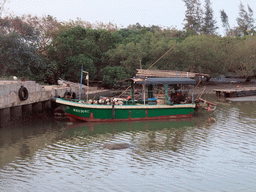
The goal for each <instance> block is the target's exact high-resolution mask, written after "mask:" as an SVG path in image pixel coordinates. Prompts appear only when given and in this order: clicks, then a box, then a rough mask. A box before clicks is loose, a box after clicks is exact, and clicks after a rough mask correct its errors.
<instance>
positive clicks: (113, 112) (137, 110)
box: [55, 74, 196, 122]
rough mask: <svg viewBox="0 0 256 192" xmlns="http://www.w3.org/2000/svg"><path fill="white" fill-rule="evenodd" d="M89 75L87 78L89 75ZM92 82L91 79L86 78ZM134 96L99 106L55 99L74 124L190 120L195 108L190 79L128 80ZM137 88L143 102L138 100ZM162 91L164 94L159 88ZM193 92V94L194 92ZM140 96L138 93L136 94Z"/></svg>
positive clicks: (107, 100) (99, 104)
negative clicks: (80, 122) (86, 122)
mask: <svg viewBox="0 0 256 192" xmlns="http://www.w3.org/2000/svg"><path fill="white" fill-rule="evenodd" d="M87 75H88V74H87ZM86 79H87V80H89V77H88V76H87V78H86ZM128 81H130V83H131V86H130V89H131V90H130V92H131V95H130V96H129V97H128V98H119V97H116V98H101V100H98V101H97V102H93V101H92V100H89V99H88V91H87V99H86V100H81V97H80V96H79V99H77V100H75V99H65V98H55V102H56V103H58V104H60V105H61V106H62V107H63V110H64V112H65V114H66V116H67V117H68V118H69V119H70V120H71V121H77V120H82V121H88V122H108V121H111V122H112V121H138V120H158V119H177V118H189V117H192V116H193V113H194V109H195V107H196V104H195V102H194V96H193V88H194V85H195V84H196V81H195V80H194V79H191V78H188V77H187V78H184V77H183V78H177V77H173V78H167V77H165V78H155V77H152V78H147V77H145V78H142V77H139V78H138V77H134V78H131V79H129V80H128ZM136 87H141V90H140V91H139V92H140V94H141V95H142V98H141V99H136V98H135V94H134V92H135V89H136ZM159 87H160V88H162V94H159V92H157V89H156V88H159ZM191 88H192V92H191ZM137 92H138V90H137Z"/></svg>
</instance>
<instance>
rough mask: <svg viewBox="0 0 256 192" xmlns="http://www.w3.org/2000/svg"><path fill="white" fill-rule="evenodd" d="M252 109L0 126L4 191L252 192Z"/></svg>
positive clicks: (255, 147) (255, 131) (255, 154)
mask: <svg viewBox="0 0 256 192" xmlns="http://www.w3.org/2000/svg"><path fill="white" fill-rule="evenodd" d="M216 102H218V101H216ZM252 108H255V104H254V103H250V104H245V103H244V104H243V105H240V104H232V103H221V102H220V103H218V108H217V109H216V110H215V111H213V112H212V113H208V112H206V111H197V112H196V113H195V115H194V117H193V118H191V119H185V120H165V121H140V122H119V123H76V124H72V125H70V124H67V123H66V122H56V121H54V120H52V119H47V120H46V121H44V120H43V121H39V122H36V123H32V124H29V125H24V126H23V125H21V126H16V127H8V128H2V129H0V164H1V165H0V191H46V190H49V191H63V190H64V191H238V190H242V189H244V187H245V186H246V188H247V189H249V191H250V190H251V191H255V190H256V185H255V176H256V175H255V172H256V166H255V163H254V161H253V159H255V158H256V142H255V136H256V115H255V111H254V110H253V109H252ZM106 143H128V144H130V145H131V147H130V148H126V149H122V150H109V149H106V148H103V147H101V146H102V144H106ZM216 183H217V185H216Z"/></svg>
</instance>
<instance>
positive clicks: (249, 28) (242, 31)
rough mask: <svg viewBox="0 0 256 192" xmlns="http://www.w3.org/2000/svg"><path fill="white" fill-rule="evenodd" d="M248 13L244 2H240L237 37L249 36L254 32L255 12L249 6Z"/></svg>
mask: <svg viewBox="0 0 256 192" xmlns="http://www.w3.org/2000/svg"><path fill="white" fill-rule="evenodd" d="M248 12H249V13H248ZM248 12H247V11H246V10H245V8H244V5H243V4H242V2H240V5H239V17H238V18H237V19H236V21H237V25H238V27H236V35H237V36H243V35H248V34H249V33H251V32H253V30H254V18H253V11H252V9H251V8H250V6H249V5H248Z"/></svg>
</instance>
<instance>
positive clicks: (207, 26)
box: [202, 0, 218, 35]
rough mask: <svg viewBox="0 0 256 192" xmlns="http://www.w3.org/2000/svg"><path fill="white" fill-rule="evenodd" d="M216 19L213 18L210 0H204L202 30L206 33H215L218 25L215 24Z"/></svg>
mask: <svg viewBox="0 0 256 192" xmlns="http://www.w3.org/2000/svg"><path fill="white" fill-rule="evenodd" d="M216 23H217V21H216V20H215V19H214V18H213V10H212V8H211V1H210V0H205V11H204V17H203V24H202V31H203V33H204V34H206V35H214V34H216V30H217V29H218V27H217V26H216Z"/></svg>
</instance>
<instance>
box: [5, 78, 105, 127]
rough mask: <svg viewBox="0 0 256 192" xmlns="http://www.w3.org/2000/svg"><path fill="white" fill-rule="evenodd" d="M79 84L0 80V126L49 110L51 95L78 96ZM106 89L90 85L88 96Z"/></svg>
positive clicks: (82, 93)
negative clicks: (44, 83)
mask: <svg viewBox="0 0 256 192" xmlns="http://www.w3.org/2000/svg"><path fill="white" fill-rule="evenodd" d="M79 90H80V84H78V83H71V82H69V83H66V84H65V85H53V86H50V85H49V86H43V85H39V84H38V83H36V82H35V81H0V127H1V126H5V125H7V124H8V123H12V122H13V121H16V120H19V119H21V118H22V117H25V116H33V115H39V114H40V113H43V112H47V111H49V110H51V109H52V108H53V107H54V105H53V104H52V103H51V98H52V97H64V95H65V93H67V92H72V93H75V95H76V97H77V98H78V97H79ZM86 92H87V87H86V86H84V85H83V86H82V90H81V96H82V98H85V96H86ZM108 92H109V91H108V90H98V89H97V88H96V87H90V89H89V96H91V95H104V94H106V93H108Z"/></svg>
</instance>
